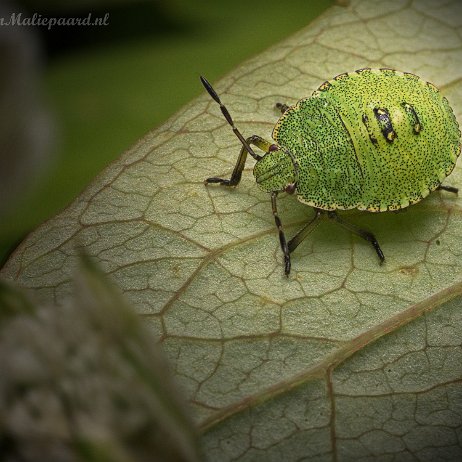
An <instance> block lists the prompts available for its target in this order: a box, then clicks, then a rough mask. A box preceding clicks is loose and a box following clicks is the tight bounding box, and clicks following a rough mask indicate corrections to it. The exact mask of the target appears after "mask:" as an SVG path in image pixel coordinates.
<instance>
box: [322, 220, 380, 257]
mask: <svg viewBox="0 0 462 462" xmlns="http://www.w3.org/2000/svg"><path fill="white" fill-rule="evenodd" d="M327 216H328V217H329V218H331V219H333V220H335V221H336V222H337V223H338V224H339V225H341V226H343V227H344V228H346V229H348V231H351V232H352V233H353V234H356V235H357V236H359V237H362V238H363V239H365V240H366V241H368V242H370V243H371V244H372V247H374V249H375V251H376V253H377V255H378V257H379V258H380V264H382V263H383V262H384V261H385V256H384V255H383V252H382V249H381V248H380V245H379V243H378V241H377V239H376V238H375V236H374V235H373V234H372V233H371V232H370V231H366V230H364V229H361V228H358V227H357V226H355V225H353V224H351V223H348V222H347V221H345V220H343V218H340V217H339V216H338V215H337V213H336V212H328V214H327Z"/></svg>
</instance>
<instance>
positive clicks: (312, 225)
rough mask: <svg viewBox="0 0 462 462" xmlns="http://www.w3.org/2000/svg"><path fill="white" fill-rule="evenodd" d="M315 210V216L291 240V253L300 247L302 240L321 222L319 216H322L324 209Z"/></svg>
mask: <svg viewBox="0 0 462 462" xmlns="http://www.w3.org/2000/svg"><path fill="white" fill-rule="evenodd" d="M314 211H315V214H314V217H313V218H312V219H311V220H310V221H309V222H308V223H307V224H306V225H305V226H303V228H302V229H300V231H298V233H297V234H296V235H295V236H294V237H293V238H292V239H291V240H290V241H289V243H288V247H289V253H292V252H293V251H294V250H295V249H296V248H297V247H298V245H299V244H300V242H302V241H303V240H304V239H305V238H306V237H307V236H308V234H310V233H311V231H313V229H314V228H315V227H316V226H317V225H318V224H319V218H320V217H321V215H322V213H323V211H322V210H321V209H314Z"/></svg>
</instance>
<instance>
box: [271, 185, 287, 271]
mask: <svg viewBox="0 0 462 462" xmlns="http://www.w3.org/2000/svg"><path fill="white" fill-rule="evenodd" d="M277 195H278V193H277V192H273V193H271V207H272V209H273V216H274V221H275V222H276V227H277V229H278V232H279V242H280V244H281V249H282V252H283V253H284V273H285V275H286V276H288V275H289V273H290V255H289V246H288V245H287V241H286V236H285V234H284V230H283V229H282V223H281V219H280V218H279V215H278V209H277V205H276V197H277Z"/></svg>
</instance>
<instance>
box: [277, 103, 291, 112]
mask: <svg viewBox="0 0 462 462" xmlns="http://www.w3.org/2000/svg"><path fill="white" fill-rule="evenodd" d="M289 107H290V106H288V105H287V104H284V103H276V108H277V109H279V110H280V111H281V113H282V114H284V112H286V111H287V109H289Z"/></svg>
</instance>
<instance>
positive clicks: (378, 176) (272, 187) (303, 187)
mask: <svg viewBox="0 0 462 462" xmlns="http://www.w3.org/2000/svg"><path fill="white" fill-rule="evenodd" d="M201 81H202V84H203V85H204V86H205V88H206V90H207V91H208V93H209V94H210V95H211V96H212V98H213V99H214V100H215V101H216V102H217V103H218V104H219V105H220V108H221V111H222V113H223V115H224V116H225V118H226V120H227V121H228V123H229V124H230V125H231V127H232V128H233V131H234V133H235V134H236V135H237V137H238V138H239V139H240V141H241V143H242V145H243V146H242V148H241V152H240V154H239V157H238V160H237V163H236V166H235V168H234V171H233V173H232V175H231V178H230V179H223V178H215V177H214V178H208V179H206V180H205V183H206V184H208V183H219V184H222V185H225V186H235V185H237V184H238V183H239V181H240V180H241V175H242V171H243V169H244V164H245V161H246V157H247V153H249V154H250V155H251V156H252V157H253V158H254V159H255V160H256V161H257V162H256V164H255V167H254V170H253V173H254V176H255V180H256V182H257V184H258V185H259V187H260V188H261V189H263V190H264V191H265V192H268V193H270V194H271V203H272V210H273V215H274V218H275V221H276V226H277V228H278V231H279V239H280V243H281V248H282V251H283V252H284V259H285V273H286V275H288V274H289V272H290V253H291V252H292V251H294V250H295V249H296V247H297V246H298V245H299V244H300V242H301V241H302V240H303V239H304V238H305V237H306V236H307V235H308V233H309V232H310V231H311V230H312V229H313V227H314V226H315V225H316V224H317V221H318V220H319V218H320V217H321V215H322V214H324V213H327V216H328V217H329V218H331V219H334V220H335V221H337V222H338V223H339V224H341V225H342V226H344V227H345V228H347V229H349V230H350V231H352V232H353V233H355V234H357V235H359V236H360V237H362V238H363V239H366V240H367V241H369V242H370V243H371V244H372V245H373V247H374V249H375V251H376V252H377V255H378V256H379V258H380V261H381V262H383V261H384V255H383V253H382V250H381V249H380V246H379V243H378V241H377V239H376V238H375V236H374V235H373V234H372V233H370V232H369V231H366V230H363V229H360V228H357V227H356V226H354V225H352V224H350V223H348V222H346V221H345V220H343V218H341V217H340V216H339V215H338V214H337V213H336V210H338V209H341V210H347V209H354V208H357V209H359V210H367V211H369V212H385V211H389V210H399V209H403V208H405V207H408V206H409V205H412V204H416V203H417V202H419V201H421V200H422V199H423V198H424V197H426V196H427V195H428V194H430V192H431V191H434V190H436V189H444V190H447V191H450V192H455V193H456V192H457V188H454V187H451V186H443V185H441V182H442V181H443V180H444V179H445V178H446V177H447V176H448V175H449V174H450V173H451V171H452V170H453V168H454V166H455V163H456V160H457V157H458V156H459V153H460V150H461V141H460V135H461V133H460V130H459V126H458V123H457V121H456V118H455V116H454V113H453V111H452V109H451V107H450V106H449V103H448V101H447V100H446V98H445V97H444V96H442V95H441V93H440V92H439V91H438V89H437V88H436V87H435V86H434V85H433V84H431V83H429V82H426V81H425V80H423V79H421V78H420V77H418V76H416V75H414V74H411V73H407V72H399V71H396V70H393V69H370V68H364V69H359V70H357V71H355V72H351V73H344V74H340V75H338V76H337V77H335V78H334V79H332V80H329V81H326V82H324V83H323V84H322V85H321V86H320V87H319V88H318V89H317V90H316V91H315V92H314V93H313V95H312V96H311V97H309V98H304V99H301V100H300V101H298V102H297V103H296V104H295V105H294V106H290V107H288V106H286V105H285V104H277V107H279V108H280V109H281V111H282V112H283V115H282V117H281V118H280V119H279V120H278V121H277V123H276V126H275V127H274V130H273V139H274V141H275V142H274V143H273V142H268V141H266V140H264V139H263V138H261V137H259V136H257V135H253V136H250V137H249V138H247V139H245V138H244V137H243V136H242V135H241V133H240V132H239V130H238V129H237V128H236V127H235V125H234V122H233V120H232V118H231V116H230V114H229V112H228V110H227V109H226V107H225V106H224V105H223V104H222V102H221V100H220V98H219V97H218V95H217V93H216V92H215V90H214V89H213V88H212V86H211V85H210V83H209V82H208V81H207V80H206V79H204V78H203V77H201ZM250 145H255V146H256V147H258V148H259V149H261V150H262V151H264V152H265V154H264V155H263V156H260V155H258V154H257V153H255V152H254V150H253V149H252V148H251V146H250ZM283 191H284V192H287V193H289V194H296V195H297V199H298V200H299V201H300V202H303V203H304V204H307V205H310V206H312V207H314V210H315V215H314V217H313V218H312V219H311V220H310V221H309V222H308V223H307V224H306V225H305V226H304V227H303V228H302V229H301V230H300V231H299V232H298V233H297V234H296V235H295V236H294V237H293V238H292V239H291V240H290V241H289V242H287V241H286V238H285V236H284V232H283V229H282V224H281V220H280V219H279V216H278V213H277V207H276V197H277V195H278V193H279V192H283Z"/></svg>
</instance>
